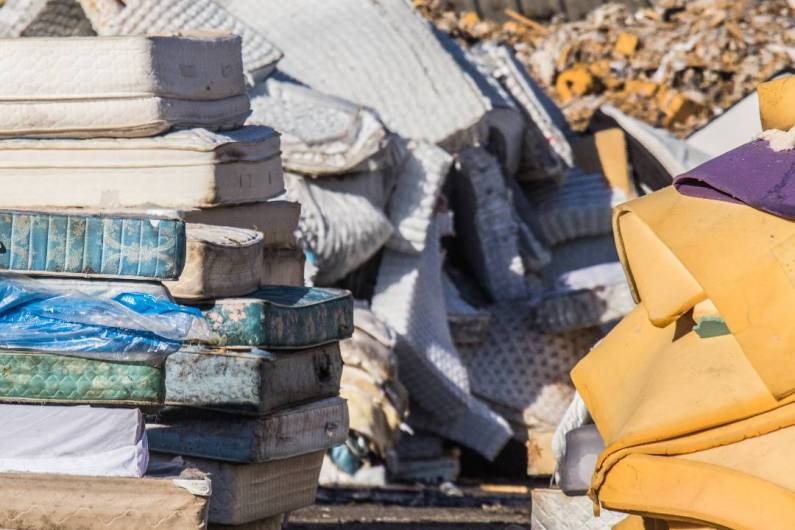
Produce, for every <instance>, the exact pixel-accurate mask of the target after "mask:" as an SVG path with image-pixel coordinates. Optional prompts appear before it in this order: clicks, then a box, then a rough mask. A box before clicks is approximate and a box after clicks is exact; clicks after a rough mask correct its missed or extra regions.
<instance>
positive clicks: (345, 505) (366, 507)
mask: <svg viewBox="0 0 795 530" xmlns="http://www.w3.org/2000/svg"><path fill="white" fill-rule="evenodd" d="M544 485H545V484H544V482H543V481H526V482H509V483H497V484H494V483H482V482H477V481H465V482H462V483H460V484H457V485H455V486H452V485H441V486H390V487H388V488H378V489H357V488H335V489H326V488H321V489H320V491H319V492H318V498H317V502H316V504H315V505H314V506H311V507H308V508H304V509H302V510H298V511H296V512H293V513H292V514H290V517H289V519H288V523H287V524H286V525H285V529H286V530H337V529H340V530H342V529H345V530H371V529H372V530H409V529H422V530H425V529H431V530H448V529H450V530H452V529H456V530H530V508H531V506H530V492H531V491H532V488H533V487H541V486H544Z"/></svg>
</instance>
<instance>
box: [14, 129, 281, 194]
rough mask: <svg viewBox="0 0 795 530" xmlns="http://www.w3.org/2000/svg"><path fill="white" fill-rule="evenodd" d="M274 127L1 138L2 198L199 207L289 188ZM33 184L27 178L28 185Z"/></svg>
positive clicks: (275, 192)
mask: <svg viewBox="0 0 795 530" xmlns="http://www.w3.org/2000/svg"><path fill="white" fill-rule="evenodd" d="M279 143H280V142H279V135H278V133H276V132H275V131H274V130H273V129H271V128H269V127H259V126H251V127H243V128H241V129H237V130H235V131H229V132H226V133H213V132H210V131H208V130H206V129H190V130H182V131H174V132H171V133H168V134H164V135H161V136H156V137H153V138H116V139H114V138H93V139H83V140H77V139H50V140H40V139H30V138H25V139H7V140H0V186H2V187H3V189H4V190H6V191H5V193H3V195H2V197H0V205H6V206H9V207H25V208H28V207H44V206H48V207H98V206H101V207H103V208H118V207H131V206H140V205H157V206H158V207H165V208H180V207H182V208H194V207H210V206H218V205H228V204H238V203H247V202H257V201H263V200H267V199H269V198H271V197H274V196H276V195H278V194H279V193H281V192H282V191H283V189H284V179H283V177H282V169H281V161H280V157H279ZM25 184H27V185H25Z"/></svg>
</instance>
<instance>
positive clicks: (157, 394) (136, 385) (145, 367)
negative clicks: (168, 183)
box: [0, 350, 165, 406]
mask: <svg viewBox="0 0 795 530" xmlns="http://www.w3.org/2000/svg"><path fill="white" fill-rule="evenodd" d="M0 374H3V376H2V378H0V402H3V403H42V404H48V403H63V404H77V403H87V404H96V405H132V406H144V405H158V404H160V403H162V402H163V397H164V394H165V369H164V367H162V366H161V367H157V366H151V365H149V364H145V363H141V362H116V361H104V360H98V359H83V358H79V357H68V356H66V355H57V354H48V353H34V352H31V351H15V350H0Z"/></svg>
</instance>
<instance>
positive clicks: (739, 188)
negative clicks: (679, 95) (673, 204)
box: [674, 140, 795, 219]
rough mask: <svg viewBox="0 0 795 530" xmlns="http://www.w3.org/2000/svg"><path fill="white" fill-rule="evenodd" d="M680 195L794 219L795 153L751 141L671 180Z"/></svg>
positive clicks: (763, 141)
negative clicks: (745, 207) (733, 204)
mask: <svg viewBox="0 0 795 530" xmlns="http://www.w3.org/2000/svg"><path fill="white" fill-rule="evenodd" d="M674 187H675V188H676V190H677V191H678V192H679V193H681V194H682V195H688V196H691V197H699V198H702V199H715V200H722V201H728V202H739V203H744V204H747V205H748V206H751V207H753V208H756V209H757V210H762V211H765V212H768V213H772V214H773V215H778V216H779V217H784V218H787V219H795V150H789V151H778V152H776V151H773V150H772V149H770V147H768V144H767V141H765V140H755V141H753V142H750V143H747V144H745V145H742V146H740V147H737V148H736V149H732V150H731V151H729V152H727V153H724V154H722V155H720V156H718V157H715V158H713V159H712V160H710V161H708V162H705V163H703V164H701V165H700V166H698V167H696V168H694V169H691V170H690V171H688V172H687V173H683V174H681V175H679V176H678V177H676V178H675V179H674Z"/></svg>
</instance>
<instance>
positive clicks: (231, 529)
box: [209, 514, 286, 530]
mask: <svg viewBox="0 0 795 530" xmlns="http://www.w3.org/2000/svg"><path fill="white" fill-rule="evenodd" d="M285 515H286V514H279V515H274V516H273V517H266V518H265V519H260V520H259V521H254V522H251V523H246V524H236V525H232V526H229V525H225V524H213V523H210V526H209V529H210V530H282V525H283V524H284V520H285Z"/></svg>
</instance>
